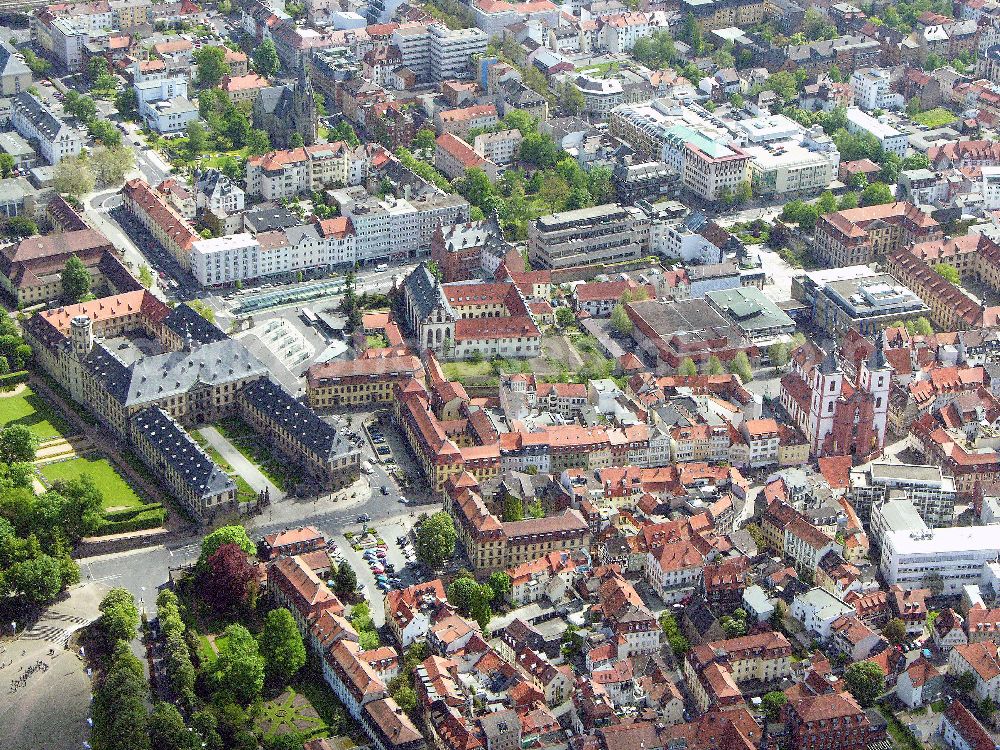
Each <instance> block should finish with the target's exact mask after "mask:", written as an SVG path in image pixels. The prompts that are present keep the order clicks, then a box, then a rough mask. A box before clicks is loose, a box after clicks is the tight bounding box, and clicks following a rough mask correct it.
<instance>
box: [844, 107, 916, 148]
mask: <svg viewBox="0 0 1000 750" xmlns="http://www.w3.org/2000/svg"><path fill="white" fill-rule="evenodd" d="M847 130H848V132H850V133H857V132H858V131H862V132H865V133H871V134H872V135H873V136H875V137H876V138H877V139H878V142H879V144H881V146H882V148H883V149H884V150H885V151H886V152H888V153H891V154H896V155H897V156H900V157H903V156H906V149H907V146H908V144H909V142H908V138H907V135H906V133H901V132H900V131H898V130H896V128H894V127H892V125H888V124H886V123H884V122H882V121H881V120H878V119H876V118H875V117H872V116H871V115H870V114H868V113H867V112H862V111H861V110H860V109H858V108H857V107H848V108H847Z"/></svg>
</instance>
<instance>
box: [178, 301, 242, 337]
mask: <svg viewBox="0 0 1000 750" xmlns="http://www.w3.org/2000/svg"><path fill="white" fill-rule="evenodd" d="M163 324H164V325H165V326H166V327H167V328H169V329H170V330H171V331H173V332H174V333H176V334H177V335H178V336H180V337H181V339H187V338H188V337H190V338H191V340H192V341H193V342H194V343H195V344H214V343H216V342H218V341H228V340H229V337H228V336H227V335H226V334H225V333H223V332H222V330H221V329H220V328H219V327H218V326H216V325H215V324H213V323H209V322H208V321H207V320H205V318H204V317H202V316H201V315H199V314H198V313H197V312H195V310H194V309H193V308H192V307H191V306H190V305H188V304H187V303H184V302H182V303H181V304H179V305H177V307H175V308H174V309H173V310H171V311H170V314H169V315H167V317H166V318H164V319H163Z"/></svg>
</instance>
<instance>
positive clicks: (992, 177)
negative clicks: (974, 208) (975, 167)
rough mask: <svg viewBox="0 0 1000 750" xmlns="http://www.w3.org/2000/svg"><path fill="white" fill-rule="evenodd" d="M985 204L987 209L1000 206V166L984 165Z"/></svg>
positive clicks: (994, 208)
mask: <svg viewBox="0 0 1000 750" xmlns="http://www.w3.org/2000/svg"><path fill="white" fill-rule="evenodd" d="M981 169H982V173H983V205H984V207H985V208H986V210H987V211H995V210H997V209H998V208H1000V167H982V168H981Z"/></svg>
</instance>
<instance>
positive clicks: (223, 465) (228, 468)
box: [191, 430, 257, 503]
mask: <svg viewBox="0 0 1000 750" xmlns="http://www.w3.org/2000/svg"><path fill="white" fill-rule="evenodd" d="M191 437H192V438H193V439H194V441H195V442H196V443H197V444H198V445H199V446H201V449H202V450H203V451H205V453H207V454H208V457H209V458H211V459H212V460H213V461H215V463H216V464H217V465H218V467H219V468H220V469H222V470H223V471H224V472H226V473H227V474H228V475H229V476H231V477H232V478H233V479H234V480H235V481H236V499H237V500H239V501H240V502H241V503H254V502H256V501H257V491H256V490H255V489H254V488H253V487H251V486H250V484H249V483H248V482H247V480H246V479H244V478H243V477H241V476H240V475H239V474H237V473H236V469H234V468H233V467H232V464H230V463H229V462H228V461H227V460H226V459H225V458H223V456H222V454H221V453H219V451H217V450H216V449H215V448H214V447H212V445H211V444H210V443H209V442H208V440H207V439H206V438H205V436H204V435H202V434H201V433H200V432H199V431H198V430H191Z"/></svg>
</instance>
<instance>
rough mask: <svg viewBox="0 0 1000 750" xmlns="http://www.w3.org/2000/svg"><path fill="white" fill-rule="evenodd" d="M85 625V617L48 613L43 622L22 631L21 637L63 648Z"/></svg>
mask: <svg viewBox="0 0 1000 750" xmlns="http://www.w3.org/2000/svg"><path fill="white" fill-rule="evenodd" d="M86 624H87V619H86V618H85V617H79V616H77V615H69V614H63V613H61V612H49V613H47V614H46V615H45V620H44V621H42V622H36V623H35V624H34V625H32V626H31V627H30V628H28V629H27V630H26V631H24V633H22V634H21V637H22V638H25V639H27V640H29V641H47V642H48V643H52V644H55V645H56V646H65V645H66V642H67V641H69V637H70V636H71V635H72V634H73V633H74V632H75V631H76V630H79V629H80V628H81V627H83V626H84V625H86Z"/></svg>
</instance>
